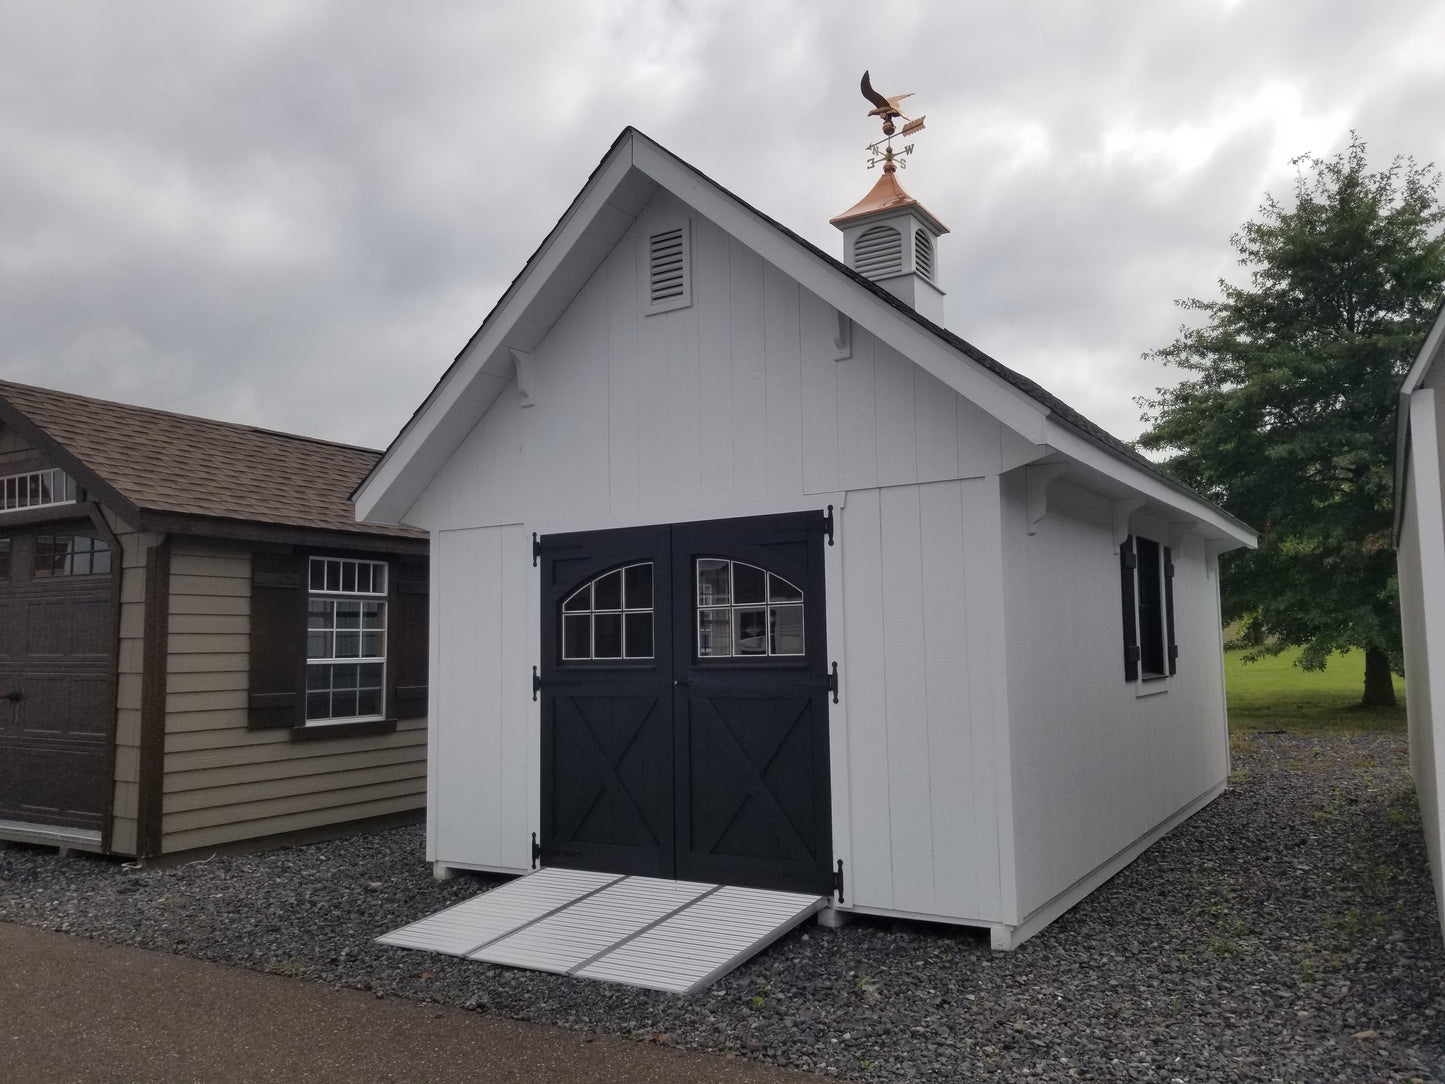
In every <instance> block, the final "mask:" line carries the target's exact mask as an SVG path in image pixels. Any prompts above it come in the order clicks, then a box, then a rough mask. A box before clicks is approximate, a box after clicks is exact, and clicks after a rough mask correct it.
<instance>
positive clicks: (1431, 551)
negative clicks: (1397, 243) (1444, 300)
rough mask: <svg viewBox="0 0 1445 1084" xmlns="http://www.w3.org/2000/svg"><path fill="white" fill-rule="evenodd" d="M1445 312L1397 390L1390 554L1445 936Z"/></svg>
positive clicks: (1415, 758)
mask: <svg viewBox="0 0 1445 1084" xmlns="http://www.w3.org/2000/svg"><path fill="white" fill-rule="evenodd" d="M1442 355H1445V308H1442V310H1441V312H1440V314H1439V315H1438V316H1437V317H1436V319H1435V325H1434V327H1433V328H1432V329H1431V331H1430V334H1429V336H1428V337H1427V338H1426V340H1425V345H1424V346H1423V347H1422V348H1421V350H1420V354H1419V356H1418V357H1417V358H1416V359H1415V363H1414V365H1412V366H1411V367H1410V371H1409V372H1408V373H1407V374H1406V375H1405V380H1404V383H1403V384H1402V386H1401V388H1400V414H1399V438H1398V444H1397V446H1396V452H1395V552H1396V561H1397V563H1398V565H1399V570H1400V619H1401V626H1402V631H1403V633H1404V638H1405V710H1406V714H1407V715H1408V717H1409V726H1410V772H1411V774H1412V775H1413V776H1414V779H1415V793H1416V794H1417V795H1418V797H1419V802H1420V818H1421V823H1422V824H1423V825H1424V830H1425V846H1426V850H1427V851H1428V853H1429V856H1430V869H1431V873H1432V875H1433V878H1434V883H1435V904H1436V907H1437V908H1438V910H1439V916H1440V931H1441V934H1442V936H1445V851H1442V847H1445V844H1442V840H1445V795H1442V794H1441V787H1442V786H1445V389H1442V387H1441V382H1442V380H1445V365H1442V364H1441V361H1440V359H1441V356H1442Z"/></svg>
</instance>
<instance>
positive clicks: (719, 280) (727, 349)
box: [684, 220, 733, 501]
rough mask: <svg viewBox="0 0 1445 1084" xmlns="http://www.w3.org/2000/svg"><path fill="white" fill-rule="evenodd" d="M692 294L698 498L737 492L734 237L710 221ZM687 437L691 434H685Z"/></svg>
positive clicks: (698, 238)
mask: <svg viewBox="0 0 1445 1084" xmlns="http://www.w3.org/2000/svg"><path fill="white" fill-rule="evenodd" d="M693 236H694V244H693V254H694V268H695V271H696V281H695V284H694V286H693V297H694V298H696V299H698V300H697V301H696V302H695V304H696V307H697V310H698V313H697V321H698V342H697V346H698V374H697V375H698V401H697V404H696V407H695V408H694V414H693V415H692V416H693V417H696V419H697V431H696V433H695V434H693V435H692V436H691V439H692V443H694V444H695V445H696V446H697V449H698V462H697V469H698V489H697V499H698V500H703V501H706V500H708V499H712V500H721V501H730V500H732V495H733V344H732V251H731V250H732V241H731V238H729V237H728V236H727V234H725V233H723V232H722V230H720V229H718V228H717V227H716V226H714V225H713V224H712V223H710V222H707V221H705V220H704V221H701V222H698V223H697V224H696V229H695V231H694V235H693ZM684 439H688V435H687V434H684Z"/></svg>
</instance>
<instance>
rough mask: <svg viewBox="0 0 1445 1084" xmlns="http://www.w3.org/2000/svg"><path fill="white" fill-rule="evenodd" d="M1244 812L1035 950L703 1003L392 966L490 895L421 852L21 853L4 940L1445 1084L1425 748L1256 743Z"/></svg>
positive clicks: (831, 969)
mask: <svg viewBox="0 0 1445 1084" xmlns="http://www.w3.org/2000/svg"><path fill="white" fill-rule="evenodd" d="M1235 744H1236V752H1235V779H1234V785H1233V786H1232V787H1231V789H1230V790H1229V791H1228V792H1227V793H1226V794H1225V795H1224V796H1223V797H1221V798H1220V799H1219V800H1218V801H1216V802H1215V803H1213V805H1211V806H1210V807H1209V808H1207V809H1205V810H1204V811H1203V812H1202V813H1200V814H1199V815H1198V816H1196V817H1194V818H1193V819H1192V820H1191V821H1189V822H1188V823H1187V824H1185V825H1183V826H1182V827H1181V828H1179V829H1178V830H1176V831H1175V832H1173V833H1172V834H1171V835H1169V836H1168V837H1167V838H1165V839H1164V840H1162V841H1161V842H1160V843H1158V844H1156V845H1155V846H1154V847H1153V848H1151V849H1150V851H1149V852H1148V853H1147V854H1145V855H1144V856H1143V857H1142V858H1141V859H1139V861H1137V862H1135V863H1134V864H1133V865H1132V866H1130V867H1129V868H1128V869H1127V870H1125V871H1124V872H1123V873H1121V874H1120V875H1119V876H1117V877H1115V878H1114V879H1113V880H1112V881H1110V882H1109V883H1108V884H1107V885H1105V886H1104V887H1103V888H1102V889H1100V890H1099V891H1098V892H1095V893H1094V894H1093V895H1092V896H1091V897H1089V898H1088V899H1087V900H1085V901H1084V902H1083V903H1082V904H1080V905H1079V906H1078V907H1076V908H1074V909H1073V910H1072V911H1071V912H1070V913H1069V914H1067V915H1065V916H1064V917H1063V918H1062V919H1060V920H1059V921H1058V922H1056V923H1054V924H1053V925H1052V926H1051V927H1049V928H1048V929H1047V930H1045V931H1044V932H1043V933H1042V934H1040V935H1039V936H1037V937H1035V938H1034V939H1033V940H1031V941H1029V942H1027V943H1026V944H1025V945H1024V946H1023V947H1022V948H1020V949H1019V950H1017V951H1016V952H1013V953H1008V954H1003V953H997V954H996V953H993V952H991V951H990V950H989V948H988V939H987V936H986V935H985V934H983V933H980V932H977V931H972V930H964V929H956V928H951V927H944V926H930V925H923V924H918V923H904V922H899V923H894V922H886V921H870V920H860V921H858V922H855V923H854V924H852V925H850V926H848V927H846V928H844V929H842V930H825V929H822V928H819V927H817V926H811V925H809V926H804V927H801V928H800V929H798V930H796V931H794V932H793V933H792V934H790V935H789V936H788V937H786V938H784V939H783V940H782V941H780V942H779V943H778V944H777V945H775V946H774V947H773V948H772V949H770V950H769V951H767V952H765V953H764V954H763V955H762V956H760V957H758V958H756V959H754V960H753V961H751V962H750V963H748V964H746V965H744V966H743V967H742V968H740V969H739V970H737V971H735V972H733V974H731V975H730V976H728V977H727V978H725V979H723V980H722V981H721V982H719V983H718V984H716V985H715V986H714V987H712V988H711V989H710V990H708V991H706V992H704V993H702V994H700V995H697V996H695V997H692V998H678V997H674V996H671V995H667V994H660V993H654V992H649V991H640V990H633V989H630V988H627V987H620V986H609V985H605V984H595V983H589V982H583V981H579V980H575V979H568V978H564V977H560V976H555V975H544V974H538V973H532V972H521V971H513V970H508V969H505V968H498V967H493V966H491V965H488V964H477V963H470V962H463V961H459V960H455V959H452V958H449V957H440V956H434V955H430V954H423V953H418V952H412V951H407V950H402V949H394V948H388V947H385V946H381V945H377V944H374V943H373V942H372V940H371V939H372V938H373V937H375V936H377V935H378V934H380V933H384V932H386V931H387V930H390V929H392V928H394V927H396V926H400V925H402V924H404V923H406V922H409V921H412V920H413V919H416V918H418V917H420V916H422V915H424V914H428V913H430V912H432V911H435V910H438V909H440V908H442V907H445V906H448V905H450V904H452V903H456V902H458V901H460V900H462V899H465V898H467V897H468V896H470V895H472V894H473V893H475V892H477V891H478V890H480V889H485V888H488V887H490V886H491V885H492V884H494V883H496V882H495V880H494V879H491V878H485V877H459V878H457V879H456V880H453V881H449V882H441V883H439V882H436V881H434V880H432V878H431V872H430V868H429V867H428V866H427V864H426V863H425V862H424V861H423V858H422V854H423V843H422V833H421V830H420V828H406V829H399V830H395V831H390V832H383V833H378V834H375V835H368V836H358V837H354V838H351V839H346V840H340V841H336V842H332V843H328V844H322V845H318V846H311V847H297V848H289V849H284V850H278V851H273V852H271V853H269V854H263V855H254V856H247V857H215V858H212V859H210V860H207V861H204V862H197V863H193V864H190V865H187V866H183V867H179V868H174V869H160V870H157V869H130V868H126V867H125V866H123V865H121V864H119V863H116V862H114V861H109V860H102V859H95V858H89V857H79V856H71V857H68V858H60V857H59V856H57V855H56V854H55V853H54V852H53V851H46V850H41V849H31V848H26V847H12V848H10V849H8V850H5V851H0V920H4V921H9V922H18V923H25V924H29V925H34V926H42V927H46V928H50V929H58V930H67V931H70V932H73V933H77V934H84V935H87V936H91V937H97V938H102V939H105V940H109V941H119V942H125V943H128V944H134V945H141V946H145V947H148V948H156V949H164V950H167V951H171V952H176V953H180V954H182V955H186V956H195V957H200V958H202V959H207V960H216V961H223V962H228V963H235V964H241V965H243V966H246V967H251V968H256V969H260V970H265V971H273V972H279V973H281V974H285V975H292V976H295V977H297V978H305V979H312V980H315V981H319V982H326V983H333V984H336V985H341V986H353V987H362V988H370V989H372V990H375V991H376V993H377V996H379V997H380V996H387V997H405V998H414V999H420V1000H430V1001H439V1002H446V1003H449V1004H454V1005H461V1006H464V1007H467V1008H472V1009H477V1010H480V1011H485V1012H491V1013H500V1014H503V1015H506V1016H512V1017H518V1018H523V1019H529V1020H538V1021H545V1022H549V1023H554V1024H561V1025H564V1026H567V1027H572V1028H579V1029H584V1030H593V1031H599V1032H608V1033H620V1034H622V1035H627V1036H633V1037H636V1038H638V1039H644V1040H653V1041H663V1042H668V1043H674V1044H677V1045H679V1046H686V1047H694V1048H698V1049H703V1050H718V1051H724V1050H725V1051H736V1052H739V1053H742V1054H743V1055H745V1056H749V1057H754V1058H759V1059H764V1060H767V1061H773V1062H777V1063H780V1064H784V1065H790V1066H793V1067H800V1068H808V1069H813V1070H815V1071H818V1072H821V1073H825V1074H832V1075H840V1076H846V1077H848V1078H851V1079H855V1080H863V1081H892V1080H950V1081H962V1080H966V1081H1008V1082H1010V1084H1016V1082H1019V1081H1034V1080H1038V1081H1054V1080H1057V1081H1065V1080H1072V1081H1077V1080H1089V1081H1112V1080H1129V1081H1163V1082H1176V1081H1177V1082H1188V1084H1198V1082H1204V1081H1226V1080H1228V1081H1286V1082H1295V1081H1299V1082H1311V1084H1313V1082H1319V1081H1351V1082H1361V1081H1428V1082H1436V1084H1445V949H1442V945H1441V940H1440V930H1439V926H1438V923H1437V922H1436V919H1435V912H1434V901H1433V896H1432V893H1431V887H1430V881H1429V874H1428V871H1427V869H1426V864H1425V855H1424V845H1423V841H1422V837H1421V832H1420V825H1419V819H1418V814H1417V812H1416V808H1415V805H1414V800H1413V796H1412V794H1411V791H1410V789H1409V776H1408V770H1407V765H1406V753H1405V745H1404V735H1403V734H1402V733H1391V734H1388V735H1383V736H1372V737H1355V738H1335V737H1326V738H1301V737H1293V736H1286V735H1278V734H1258V735H1250V736H1248V737H1245V738H1239V739H1236V743H1235Z"/></svg>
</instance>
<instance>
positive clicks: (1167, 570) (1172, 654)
mask: <svg viewBox="0 0 1445 1084" xmlns="http://www.w3.org/2000/svg"><path fill="white" fill-rule="evenodd" d="M1164 635H1165V639H1166V641H1167V642H1168V644H1169V673H1170V676H1173V674H1174V672H1175V670H1177V669H1178V659H1179V645H1178V644H1176V643H1175V642H1174V559H1173V556H1172V554H1171V553H1170V551H1169V547H1168V546H1165V547H1164Z"/></svg>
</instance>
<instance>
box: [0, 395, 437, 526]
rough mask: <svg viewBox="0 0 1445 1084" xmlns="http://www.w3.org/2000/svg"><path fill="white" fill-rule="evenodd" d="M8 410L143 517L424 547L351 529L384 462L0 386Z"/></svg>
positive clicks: (278, 436) (144, 410)
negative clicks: (355, 496) (356, 493)
mask: <svg viewBox="0 0 1445 1084" xmlns="http://www.w3.org/2000/svg"><path fill="white" fill-rule="evenodd" d="M5 405H8V406H9V407H10V408H11V410H13V411H14V412H16V413H18V414H19V415H20V416H21V417H22V418H23V419H24V420H27V421H29V422H30V423H31V425H33V426H34V427H36V428H37V429H39V430H40V431H41V433H42V434H43V435H44V437H47V438H49V440H50V441H53V442H54V443H55V444H57V445H59V446H60V447H61V448H62V449H63V450H64V451H65V452H66V453H68V454H69V455H70V456H72V457H73V458H74V459H75V460H77V461H78V462H79V464H81V465H83V466H84V467H85V468H86V469H87V470H88V471H89V472H91V473H92V474H93V475H94V476H95V479H97V480H99V481H100V482H101V483H103V484H104V486H107V487H109V488H110V489H111V490H112V491H113V493H114V495H115V496H118V497H119V498H120V499H121V500H122V501H124V502H126V503H128V504H129V505H130V506H131V507H132V509H134V510H135V511H137V512H140V513H142V514H144V513H162V514H171V515H181V516H196V517H204V518H206V519H210V520H227V521H234V522H236V523H241V524H258V525H275V526H282V527H290V528H301V529H305V530H320V531H344V532H347V533H350V534H370V535H391V536H395V537H398V538H424V537H425V532H423V531H417V530H415V529H413V528H410V527H394V526H388V525H384V524H371V523H357V522H356V514H355V509H354V507H353V505H352V503H351V493H352V491H353V490H354V489H355V488H356V487H357V485H359V484H360V483H361V480H362V479H363V478H365V477H366V475H367V472H368V471H370V470H371V468H372V467H373V466H375V464H376V461H377V460H378V459H379V458H380V457H381V453H380V452H376V451H372V450H370V449H367V448H355V447H352V446H350V445H346V444H332V443H329V442H327V441H322V440H314V439H312V438H310V437H301V436H294V435H292V434H289V433H276V432H272V431H270V430H267V429H257V428H254V427H252V426H246V425H237V424H234V423H232V422H220V421H212V420H210V419H207V418H194V417H190V416H188V415H184V414H171V413H169V412H167V411H164V410H152V409H150V408H148V407H137V406H128V405H126V404H123V403H112V402H107V401H105V400H103V399H91V398H88V397H86V396H83V395H71V394H68V393H66V392H58V391H49V390H47V389H45V388H35V387H30V386H27V385H24V384H12V383H9V382H8V381H0V407H3V406H5ZM0 413H4V414H5V415H6V416H7V418H8V412H6V411H3V410H0ZM82 484H86V481H85V480H84V479H82ZM92 484H93V483H92ZM97 496H101V497H102V499H104V496H103V495H101V494H97Z"/></svg>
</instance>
